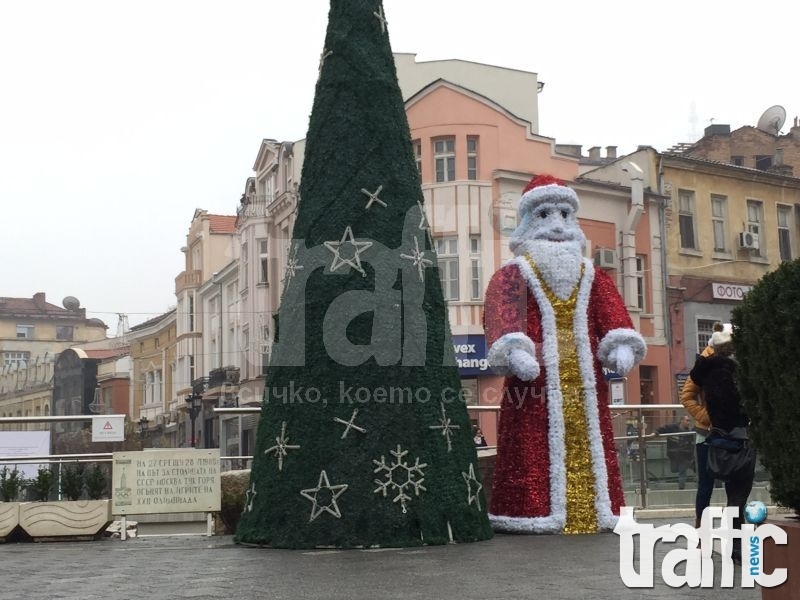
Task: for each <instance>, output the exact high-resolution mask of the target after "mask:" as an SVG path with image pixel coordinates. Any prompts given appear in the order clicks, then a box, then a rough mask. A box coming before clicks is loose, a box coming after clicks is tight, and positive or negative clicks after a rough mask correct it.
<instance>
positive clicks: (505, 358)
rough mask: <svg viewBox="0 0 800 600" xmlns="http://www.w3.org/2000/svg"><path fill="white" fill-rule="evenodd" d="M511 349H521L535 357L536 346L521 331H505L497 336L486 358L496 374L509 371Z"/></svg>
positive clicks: (503, 373) (506, 373)
mask: <svg viewBox="0 0 800 600" xmlns="http://www.w3.org/2000/svg"><path fill="white" fill-rule="evenodd" d="M512 350H523V351H525V352H527V353H528V354H530V355H531V356H532V357H534V358H536V346H535V345H534V343H533V340H531V338H529V337H528V336H527V335H525V334H524V333H522V332H521V331H515V332H512V333H507V334H505V335H502V336H500V337H499V338H497V340H496V341H495V343H494V344H492V347H491V348H489V354H488V355H487V357H486V359H487V360H488V361H489V366H490V367H492V370H493V371H494V372H495V373H497V374H498V375H508V374H509V373H510V371H511V369H510V368H509V367H510V360H509V355H510V354H511V351H512Z"/></svg>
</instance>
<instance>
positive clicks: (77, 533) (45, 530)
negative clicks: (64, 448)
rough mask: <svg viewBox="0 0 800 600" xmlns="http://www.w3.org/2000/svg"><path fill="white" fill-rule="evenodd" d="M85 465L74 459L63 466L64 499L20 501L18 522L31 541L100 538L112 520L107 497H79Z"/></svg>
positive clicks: (81, 491) (62, 484) (81, 493)
mask: <svg viewBox="0 0 800 600" xmlns="http://www.w3.org/2000/svg"><path fill="white" fill-rule="evenodd" d="M85 481H86V473H85V467H84V465H83V464H80V463H77V464H75V465H72V466H67V467H65V468H64V469H62V473H61V493H62V495H63V496H64V497H65V498H66V500H61V501H57V502H27V503H24V504H21V505H20V508H19V524H20V526H21V527H22V529H24V530H25V532H26V533H27V534H28V535H29V536H30V537H31V538H33V540H34V541H44V540H50V539H65V538H68V539H76V540H87V539H97V538H99V537H100V536H101V535H102V533H103V531H105V529H106V527H108V525H109V524H110V523H111V522H112V520H113V518H112V516H111V501H110V500H81V498H82V497H83V494H84V488H85V487H86V485H85Z"/></svg>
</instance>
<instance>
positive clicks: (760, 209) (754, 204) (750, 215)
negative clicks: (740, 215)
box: [747, 200, 764, 256]
mask: <svg viewBox="0 0 800 600" xmlns="http://www.w3.org/2000/svg"><path fill="white" fill-rule="evenodd" d="M763 215H764V205H763V204H762V203H761V202H760V201H758V200H748V201H747V231H749V232H750V233H754V234H755V235H756V236H758V248H759V249H757V250H754V252H755V254H756V255H757V256H760V255H761V250H760V249H761V248H763V247H764V239H763V238H762V235H761V234H762V233H763V232H762V230H761V223H762V222H763V221H764V217H763Z"/></svg>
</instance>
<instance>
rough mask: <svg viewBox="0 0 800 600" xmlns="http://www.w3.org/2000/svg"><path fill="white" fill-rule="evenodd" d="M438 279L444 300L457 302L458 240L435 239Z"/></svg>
mask: <svg viewBox="0 0 800 600" xmlns="http://www.w3.org/2000/svg"><path fill="white" fill-rule="evenodd" d="M435 241H436V253H437V254H438V255H439V279H440V280H441V282H442V293H443V294H444V299H445V300H458V238H457V237H450V238H437V239H436V240H435Z"/></svg>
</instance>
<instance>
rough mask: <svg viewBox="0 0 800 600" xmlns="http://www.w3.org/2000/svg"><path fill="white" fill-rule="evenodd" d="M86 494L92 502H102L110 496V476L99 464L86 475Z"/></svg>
mask: <svg viewBox="0 0 800 600" xmlns="http://www.w3.org/2000/svg"><path fill="white" fill-rule="evenodd" d="M86 493H87V494H88V495H89V498H90V499H91V500H101V499H102V498H103V496H105V495H107V494H108V475H106V472H105V470H104V469H103V467H101V466H100V464H99V463H95V464H94V466H93V467H92V468H91V469H90V470H89V471H88V472H87V473H86Z"/></svg>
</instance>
